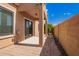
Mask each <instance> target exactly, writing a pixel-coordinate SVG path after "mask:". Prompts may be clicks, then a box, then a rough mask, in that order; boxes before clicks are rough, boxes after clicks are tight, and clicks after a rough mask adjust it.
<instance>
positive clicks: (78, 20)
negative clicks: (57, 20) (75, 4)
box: [54, 15, 79, 55]
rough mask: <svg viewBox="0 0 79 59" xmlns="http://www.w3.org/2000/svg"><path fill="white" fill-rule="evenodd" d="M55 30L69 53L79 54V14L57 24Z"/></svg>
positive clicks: (56, 35)
mask: <svg viewBox="0 0 79 59" xmlns="http://www.w3.org/2000/svg"><path fill="white" fill-rule="evenodd" d="M54 32H55V33H54V34H55V37H56V38H57V39H58V40H59V41H60V43H61V44H62V46H63V48H64V49H65V51H66V52H67V54H68V55H79V43H78V42H79V15H76V16H74V17H72V18H71V19H70V20H67V21H65V22H63V23H61V24H59V25H58V26H56V27H55V28H54Z"/></svg>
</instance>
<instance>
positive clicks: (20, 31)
mask: <svg viewBox="0 0 79 59" xmlns="http://www.w3.org/2000/svg"><path fill="white" fill-rule="evenodd" d="M16 16H17V17H16V40H17V41H22V40H24V39H25V22H24V16H23V15H22V14H21V13H20V12H18V11H17V14H16Z"/></svg>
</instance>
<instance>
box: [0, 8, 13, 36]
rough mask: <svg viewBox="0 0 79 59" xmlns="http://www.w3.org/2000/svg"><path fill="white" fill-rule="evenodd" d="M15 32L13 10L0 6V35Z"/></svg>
mask: <svg viewBox="0 0 79 59" xmlns="http://www.w3.org/2000/svg"><path fill="white" fill-rule="evenodd" d="M12 33H13V14H12V12H10V11H8V10H5V9H2V8H0V36H1V35H9V34H12Z"/></svg>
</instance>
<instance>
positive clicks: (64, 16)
mask: <svg viewBox="0 0 79 59" xmlns="http://www.w3.org/2000/svg"><path fill="white" fill-rule="evenodd" d="M46 11H47V12H48V23H51V24H53V25H57V24H59V23H62V22H64V21H65V20H68V19H70V18H71V17H73V16H75V15H77V14H79V3H47V4H46Z"/></svg>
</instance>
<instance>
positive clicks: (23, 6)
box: [15, 3, 47, 20]
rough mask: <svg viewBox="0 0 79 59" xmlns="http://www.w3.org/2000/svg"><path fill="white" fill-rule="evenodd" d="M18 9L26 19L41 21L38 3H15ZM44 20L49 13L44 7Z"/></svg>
mask: <svg viewBox="0 0 79 59" xmlns="http://www.w3.org/2000/svg"><path fill="white" fill-rule="evenodd" d="M15 5H16V6H17V7H18V8H17V9H18V11H19V12H20V13H22V14H23V15H24V16H25V17H28V18H30V19H33V20H38V19H39V4H38V3H15ZM44 15H45V16H44V18H45V19H47V12H46V8H45V6H44Z"/></svg>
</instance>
